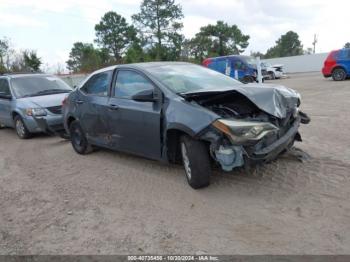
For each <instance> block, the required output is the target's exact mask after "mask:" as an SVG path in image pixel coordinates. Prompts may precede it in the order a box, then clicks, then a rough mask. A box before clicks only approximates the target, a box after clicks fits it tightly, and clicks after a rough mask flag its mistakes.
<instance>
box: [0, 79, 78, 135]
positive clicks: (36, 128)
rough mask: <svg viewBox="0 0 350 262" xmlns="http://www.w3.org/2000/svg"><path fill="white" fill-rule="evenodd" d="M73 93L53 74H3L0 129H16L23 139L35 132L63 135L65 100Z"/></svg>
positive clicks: (0, 96) (0, 84) (1, 81)
mask: <svg viewBox="0 0 350 262" xmlns="http://www.w3.org/2000/svg"><path fill="white" fill-rule="evenodd" d="M71 91H72V88H71V87H70V86H69V85H68V84H66V83H65V82H64V81H62V80H60V79H59V78H57V77H55V76H52V75H46V74H13V75H2V76H0V126H1V127H12V128H15V130H16V132H17V135H18V136H19V138H21V139H26V138H30V137H31V135H32V134H33V133H41V132H57V133H60V132H61V131H64V128H63V120H62V101H63V100H64V98H65V97H66V96H67V94H68V93H70V92H71ZM49 126H50V129H49V128H48V127H49Z"/></svg>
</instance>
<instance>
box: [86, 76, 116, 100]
mask: <svg viewBox="0 0 350 262" xmlns="http://www.w3.org/2000/svg"><path fill="white" fill-rule="evenodd" d="M112 75H113V71H112V70H111V71H106V72H102V73H98V74H96V75H93V76H92V77H91V78H90V79H89V80H88V81H87V82H86V83H85V84H84V86H83V87H82V88H81V91H83V92H84V93H85V94H88V95H98V96H107V95H108V89H109V83H110V81H111V78H112Z"/></svg>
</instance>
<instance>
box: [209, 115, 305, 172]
mask: <svg viewBox="0 0 350 262" xmlns="http://www.w3.org/2000/svg"><path fill="white" fill-rule="evenodd" d="M308 122H310V118H308V116H307V115H306V114H304V113H302V114H299V116H298V117H296V118H295V120H294V122H293V123H292V125H291V126H290V127H289V129H288V130H286V131H285V133H283V134H281V132H280V133H271V134H270V135H267V136H265V137H263V138H262V139H261V140H259V141H258V142H257V143H256V144H254V145H234V144H231V145H227V144H226V145H225V146H224V145H220V146H219V147H216V150H214V154H212V155H214V156H215V159H216V161H217V162H218V163H219V164H220V165H221V167H222V169H223V170H224V171H231V170H232V169H233V168H235V167H241V166H250V165H255V164H259V163H263V162H269V161H271V160H273V159H275V158H277V157H278V156H279V155H280V154H281V153H282V152H284V151H286V150H288V149H290V148H291V147H292V146H293V144H294V141H295V140H297V141H301V137H300V134H299V132H298V129H299V126H300V123H305V124H306V123H308Z"/></svg>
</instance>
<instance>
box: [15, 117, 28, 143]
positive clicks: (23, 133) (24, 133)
mask: <svg viewBox="0 0 350 262" xmlns="http://www.w3.org/2000/svg"><path fill="white" fill-rule="evenodd" d="M13 121H14V123H15V130H16V134H17V136H18V137H19V138H20V139H28V138H30V137H31V136H32V134H31V133H30V132H29V131H28V128H27V127H26V125H25V123H24V121H23V119H22V117H21V116H19V115H16V116H15V118H14V120H13Z"/></svg>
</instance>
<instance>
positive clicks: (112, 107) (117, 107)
mask: <svg viewBox="0 0 350 262" xmlns="http://www.w3.org/2000/svg"><path fill="white" fill-rule="evenodd" d="M108 107H109V109H110V110H118V109H119V106H118V105H113V104H112V105H109V106H108Z"/></svg>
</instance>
